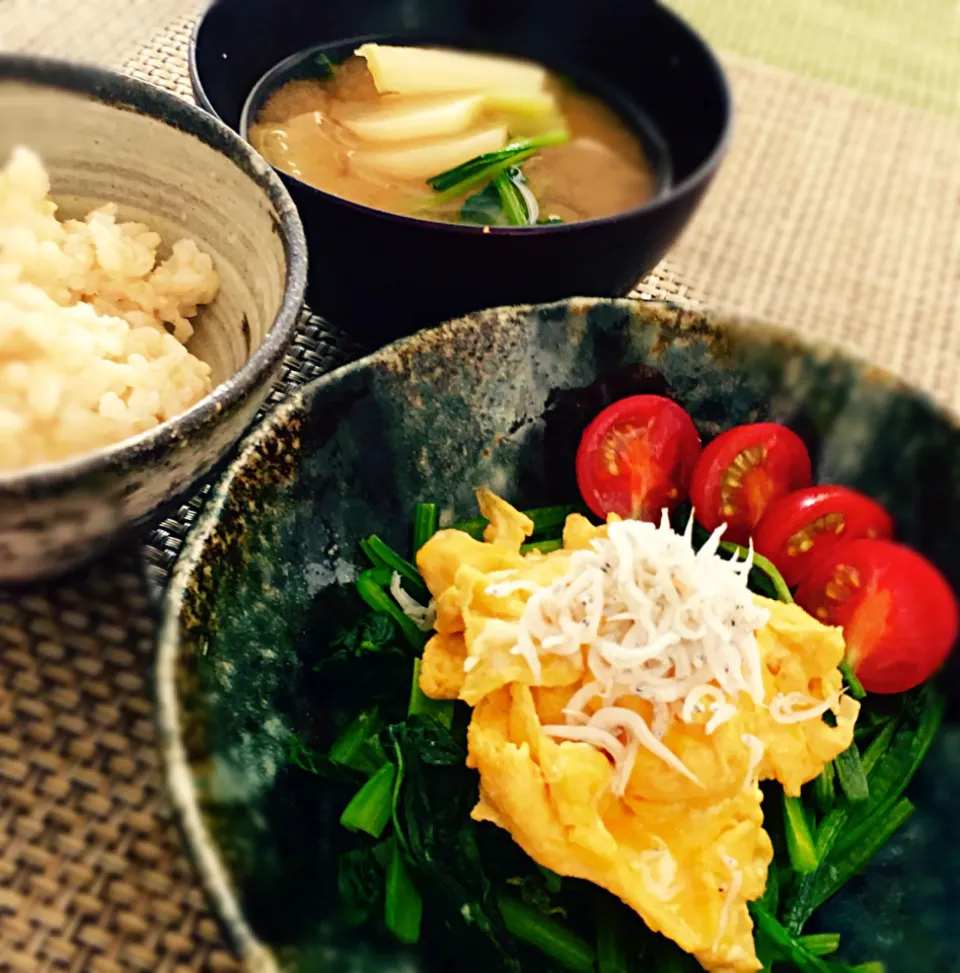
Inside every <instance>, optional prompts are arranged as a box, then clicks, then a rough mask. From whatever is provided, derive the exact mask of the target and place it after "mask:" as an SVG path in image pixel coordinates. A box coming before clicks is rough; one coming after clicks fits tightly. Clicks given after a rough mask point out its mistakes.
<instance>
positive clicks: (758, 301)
mask: <svg viewBox="0 0 960 973" xmlns="http://www.w3.org/2000/svg"><path fill="white" fill-rule="evenodd" d="M675 2H676V3H677V5H678V6H679V7H681V8H689V11H688V12H690V13H691V14H692V15H693V16H694V17H696V16H697V14H698V13H699V12H701V11H702V13H703V16H704V19H705V27H706V28H707V29H708V32H709V31H710V30H715V31H717V32H718V33H719V32H721V31H728V32H729V30H730V26H729V25H730V21H731V20H732V19H733V14H734V12H735V11H734V8H736V11H739V12H738V13H737V17H739V18H741V19H740V20H738V21H737V22H738V23H743V24H744V26H743V27H742V30H743V31H746V30H749V31H750V32H751V33H750V36H749V39H747V38H746V37H745V36H740V37H738V43H737V44H729V45H728V46H731V47H733V48H734V49H735V50H736V51H737V52H738V55H739V56H734V55H731V56H727V57H726V59H725V60H726V64H727V67H728V69H729V71H730V73H731V77H732V80H733V84H734V89H735V95H736V100H737V108H738V128H737V136H736V139H735V141H734V147H733V151H732V153H731V156H730V159H729V160H728V162H727V164H726V166H725V167H724V169H723V171H722V174H721V177H720V179H719V180H718V182H717V185H716V186H715V188H714V189H713V190H712V191H711V193H710V195H709V196H708V199H707V201H706V203H705V205H704V206H703V207H702V209H701V210H700V212H699V214H698V216H697V218H696V219H695V221H694V222H693V224H692V225H691V227H690V229H689V231H688V232H687V233H686V234H685V236H684V237H683V239H682V240H681V241H680V243H679V244H678V246H677V247H676V248H675V250H674V251H673V252H672V254H671V259H670V260H669V261H668V262H666V263H664V264H663V265H662V266H661V267H660V268H658V269H657V272H656V273H655V274H653V275H651V276H650V277H649V278H648V279H647V280H646V281H644V282H643V284H642V285H641V286H640V287H639V288H638V291H637V294H636V296H639V297H645V298H668V299H672V300H677V301H679V302H681V303H694V304H695V303H699V302H701V301H702V300H703V299H704V295H709V298H710V302H711V304H713V305H715V306H720V307H722V308H727V309H734V310H740V311H744V312H746V313H750V314H755V315H759V316H764V317H770V318H773V319H775V320H778V321H780V322H781V323H783V324H786V325H788V326H792V327H795V328H799V329H803V330H804V331H805V332H806V333H808V334H810V335H812V336H815V337H816V336H820V337H825V338H828V339H830V340H832V341H834V342H839V343H841V344H846V345H849V346H852V347H855V348H856V349H857V350H859V351H861V352H862V353H866V354H867V355H868V356H870V357H872V358H873V359H875V360H877V361H878V362H881V363H883V364H886V365H887V366H889V367H892V368H893V369H894V370H896V371H898V372H900V374H902V375H904V377H906V378H908V379H911V380H913V381H916V382H918V384H921V385H923V386H924V387H926V388H927V389H929V390H930V391H931V392H933V393H934V394H936V395H937V396H938V397H939V398H940V399H941V400H943V401H946V402H948V403H952V404H955V405H960V383H957V381H956V376H957V369H958V367H960V300H958V296H960V167H958V166H957V165H956V159H957V158H958V157H960V128H958V127H957V126H956V125H955V124H954V121H953V120H951V119H950V118H948V117H945V115H944V114H942V113H941V115H939V116H934V115H932V114H927V113H926V112H924V111H921V110H919V109H920V108H922V107H924V106H932V107H936V108H939V109H942V108H943V106H944V101H943V91H944V89H943V84H942V77H941V76H942V72H943V71H944V70H946V68H945V67H944V65H947V66H948V67H950V65H960V58H954V59H953V60H952V61H951V60H950V59H949V58H948V59H946V60H944V59H942V58H940V57H939V54H938V55H937V56H935V57H931V58H930V59H929V61H928V62H923V61H922V60H918V59H917V58H915V57H914V56H913V54H912V53H911V54H909V56H907V54H904V55H902V56H901V57H899V58H892V57H889V56H887V55H888V54H889V51H886V50H885V48H884V44H886V43H887V42H888V40H889V35H890V31H891V29H892V26H895V25H899V24H901V23H907V21H908V19H909V18H903V17H901V15H900V12H899V8H900V6H901V5H902V0H862V2H861V3H859V4H858V3H857V2H856V0H845V2H844V3H843V4H837V3H827V2H826V0H816V3H815V4H814V5H812V6H811V5H810V3H809V2H808V0H757V3H756V4H750V5H745V4H743V3H742V0H675ZM922 2H923V3H924V4H942V3H949V4H953V0H922ZM747 6H749V7H750V9H751V11H752V12H751V14H750V16H749V17H748V16H747V14H746V13H745V12H744V11H745V8H746V7H747ZM197 7H198V2H197V0H87V2H86V3H83V4H78V3H76V0H0V47H3V48H14V49H18V50H33V51H37V52H42V53H46V54H51V55H55V56H61V57H74V58H76V57H82V58H83V59H86V60H91V61H95V62H98V63H101V64H105V65H108V66H112V67H118V68H122V69H123V70H125V71H127V72H128V73H131V74H134V75H137V76H139V77H141V78H143V79H145V80H147V81H150V82H152V83H154V84H157V85H159V86H161V87H164V88H167V89H168V90H170V91H173V92H175V93H176V94H179V95H181V96H182V97H186V98H189V97H190V87H189V79H188V76H187V70H186V61H185V50H186V44H187V39H188V34H189V29H190V24H191V19H192V16H193V15H194V14H195V12H196V9H197ZM858 7H859V8H861V9H860V10H859V12H858ZM721 8H722V9H723V10H729V12H730V20H728V19H727V15H726V13H722V12H721ZM841 8H843V9H844V11H845V12H846V13H847V14H848V15H849V17H851V18H853V19H852V20H846V21H844V24H843V31H841V32H840V33H842V34H843V36H844V37H845V38H846V45H845V46H844V45H840V46H838V45H837V44H836V43H835V36H836V34H837V33H838V31H837V30H836V29H834V28H836V27H837V23H836V21H834V20H833V19H832V18H834V17H835V16H837V15H838V14H837V11H839V10H840V9H841ZM888 8H889V10H893V8H896V11H897V12H896V16H893V14H890V15H889V16H888V15H887V13H885V10H887V9H888ZM794 15H795V16H796V19H797V23H798V24H801V25H802V26H803V31H802V32H801V33H803V34H804V36H807V37H810V38H817V37H823V36H825V34H824V31H827V32H829V33H830V37H831V43H830V44H825V45H823V50H822V51H821V52H820V54H819V55H818V56H817V57H815V58H814V61H815V65H816V70H811V71H810V72H809V73H810V74H812V75H815V76H816V78H817V79H819V80H812V79H811V78H807V77H801V76H799V75H798V74H797V73H796V71H797V70H801V69H802V68H803V67H804V65H805V63H806V62H805V61H804V57H807V58H808V59H809V57H812V56H813V55H812V54H811V53H810V50H809V49H808V50H807V53H806V54H804V52H802V51H794V50H793V43H792V41H793V37H794V35H791V34H789V27H790V17H791V16H794ZM857 16H862V17H863V18H866V20H864V21H862V23H860V25H859V26H858V22H857V20H856V17H857ZM817 17H820V18H821V21H820V22H819V24H818V23H817V22H816V18H817ZM743 18H746V20H743ZM811 19H813V20H814V25H813V27H812V28H811V27H810V23H809V21H810V20H811ZM922 19H923V18H917V21H918V23H919V22H920V21H922ZM774 21H775V22H776V26H777V29H776V30H774V29H773V26H772V24H773V22H774ZM818 27H819V30H818ZM902 32H903V31H901V33H902ZM940 33H941V34H944V35H945V32H944V31H940ZM785 36H786V37H787V40H786V41H785V40H784V37H785ZM798 36H799V35H798ZM945 36H946V35H945ZM145 38H148V40H147V43H145V44H144V43H143V41H144V39H145ZM764 38H766V40H765V39H764ZM719 39H720V40H721V43H723V42H724V39H725V37H720V38H719ZM947 39H948V40H949V37H948V36H947ZM915 40H916V39H915V38H914V41H915ZM941 40H942V38H941ZM765 45H766V46H765ZM871 45H872V46H871ZM808 48H809V45H808ZM915 48H916V44H914V45H913V46H911V48H910V50H911V51H913V50H915ZM937 50H938V51H939V50H940V48H939V47H938V48H937ZM763 53H767V54H769V56H767V57H763V58H761V59H762V60H764V61H765V62H766V63H764V64H759V63H757V62H756V61H752V60H748V59H747V57H746V56H745V55H751V56H757V57H760V55H761V54H763ZM951 57H952V55H951ZM811 63H813V62H811ZM878 64H885V65H887V66H888V67H889V66H890V65H893V68H894V70H893V75H894V77H893V78H892V79H883V76H882V72H878V71H877V67H878ZM857 65H861V67H860V68H859V69H858V68H857ZM788 69H792V70H788ZM868 71H869V72H873V74H872V75H871V77H872V78H874V79H877V78H879V79H881V80H882V81H883V83H882V84H880V83H874V82H873V81H870V80H869V79H867V77H866V72H868ZM904 72H907V73H909V77H904V76H903V75H904ZM924 72H927V73H926V74H924ZM888 73H889V72H888ZM933 74H937V77H938V78H941V80H940V81H938V82H936V83H937V84H939V85H940V87H938V88H937V91H936V92H935V93H933V94H930V95H929V96H927V95H924V94H923V93H924V92H925V91H926V89H927V87H929V86H930V85H931V84H933V83H934V82H932V81H930V80H929V79H930V78H932V77H933ZM951 77H952V76H951ZM868 81H869V83H868ZM949 83H950V82H949V80H948V82H947V85H948V87H947V88H946V91H947V95H948V96H949V93H950V91H951V90H958V91H960V88H958V89H950V88H949ZM916 91H919V92H920V93H921V96H915V94H914V95H909V96H908V94H904V92H907V93H909V92H914V93H915V92H916ZM901 95H902V97H901ZM886 96H890V97H886ZM910 106H912V107H910ZM947 107H949V104H948V105H947ZM680 268H682V269H680ZM687 280H695V281H696V282H697V284H698V289H697V290H696V291H694V290H692V289H691V287H690V286H689V284H687V283H686V281H687ZM360 351H361V349H360V348H359V347H358V346H356V345H351V344H349V343H347V342H346V341H345V340H344V336H343V335H342V334H340V333H338V332H337V331H336V330H335V329H332V328H330V327H329V326H327V325H326V324H325V323H324V322H322V321H320V320H319V319H316V318H311V317H309V316H307V317H305V319H304V321H303V323H302V326H301V329H300V334H299V335H298V338H297V341H296V344H295V347H294V349H293V352H292V354H291V356H290V358H289V360H288V362H287V365H286V370H285V373H284V377H283V381H282V383H281V385H280V387H278V389H277V390H276V391H275V393H274V395H273V400H274V401H275V400H276V398H278V397H281V396H282V395H284V394H286V392H287V390H288V389H289V387H290V386H291V385H295V384H298V383H300V382H302V381H305V380H307V379H309V378H312V377H313V376H315V375H317V374H320V373H322V372H323V371H326V370H327V369H329V368H332V367H335V366H336V365H338V364H340V363H342V362H343V361H345V360H347V359H349V358H351V357H354V356H355V355H356V354H358V353H359V352H360ZM201 503H202V497H201V498H198V499H196V500H195V501H194V502H192V503H191V504H188V505H186V506H185V507H184V508H183V509H182V510H181V511H179V512H178V514H177V515H176V516H174V517H171V518H170V519H168V520H166V521H164V522H163V523H162V524H160V525H159V526H158V527H157V529H156V530H155V531H154V533H153V535H152V536H151V538H150V544H149V546H148V549H147V563H148V571H147V575H148V577H149V584H150V585H152V586H153V587H154V588H155V589H156V588H158V587H160V586H161V585H162V584H163V581H164V580H165V577H166V574H167V571H168V569H169V566H170V564H171V563H172V561H173V559H174V558H175V556H176V553H177V551H178V550H179V547H180V544H181V542H182V538H183V536H184V533H185V531H186V530H187V528H188V526H189V524H190V522H191V521H192V519H193V518H194V517H195V515H196V511H197V510H198V509H199V505H200V504H201ZM141 555H142V552H141V551H140V550H134V549H127V550H122V551H118V552H114V553H113V554H112V555H111V557H109V558H107V559H104V560H102V561H101V562H99V563H98V564H96V565H94V566H93V567H92V568H91V569H88V570H85V571H84V572H82V573H81V574H80V575H78V576H77V577H76V578H73V579H68V580H67V581H65V582H61V583H58V584H55V585H45V586H38V587H35V588H32V589H30V590H28V591H18V592H10V591H7V592H3V591H0V973H14V971H15V973H48V971H49V973H52V971H54V970H57V971H72V973H87V971H90V973H116V971H133V970H143V971H147V970H150V971H156V973H188V971H189V973H197V971H207V973H228V971H234V970H235V969H236V964H235V961H234V960H233V959H232V958H231V956H230V955H229V953H228V952H227V951H226V948H225V946H224V945H223V942H222V940H221V938H220V935H219V931H218V929H217V927H216V925H215V923H214V922H213V921H212V920H211V918H210V916H209V915H208V914H207V913H206V910H205V906H204V902H203V897H202V894H201V893H200V891H199V889H198V887H197V886H196V884H195V882H194V879H193V876H192V873H191V871H190V868H189V866H188V864H187V862H186V860H185V858H184V857H183V854H182V852H181V850H180V845H179V841H178V836H177V834H176V832H175V830H174V829H173V827H172V826H171V824H170V820H169V816H168V807H167V803H166V800H165V798H164V795H163V787H162V782H161V779H160V774H159V770H158V767H157V757H156V752H155V747H154V740H153V728H152V723H151V720H150V713H151V700H150V696H149V687H148V685H147V680H148V672H149V667H150V661H151V652H152V639H153V622H152V617H151V610H150V589H149V588H148V581H147V580H146V579H145V578H144V574H143V572H142V571H141V565H142V559H141Z"/></svg>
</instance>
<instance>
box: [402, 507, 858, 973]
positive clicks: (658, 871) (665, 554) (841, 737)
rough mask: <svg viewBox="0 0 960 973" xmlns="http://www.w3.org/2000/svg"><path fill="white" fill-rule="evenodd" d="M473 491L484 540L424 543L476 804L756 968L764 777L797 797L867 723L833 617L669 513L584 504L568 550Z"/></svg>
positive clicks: (624, 896)
mask: <svg viewBox="0 0 960 973" xmlns="http://www.w3.org/2000/svg"><path fill="white" fill-rule="evenodd" d="M480 510H481V513H482V514H483V515H484V516H485V517H486V518H487V519H488V520H489V521H490V526H489V527H487V529H486V531H485V535H484V540H483V541H478V540H475V539H474V538H472V537H470V536H469V535H467V534H464V533H462V532H460V531H456V530H445V531H440V532H439V533H438V534H436V535H435V536H434V537H433V538H431V539H430V540H429V541H428V542H427V543H426V544H425V545H424V546H423V547H422V548H421V549H420V552H419V554H418V556H417V563H418V566H419V568H420V571H421V573H422V575H423V578H424V580H425V582H426V584H427V587H428V588H429V590H430V593H431V595H432V596H433V599H434V602H435V604H436V619H435V623H434V627H435V630H436V634H435V635H433V637H432V638H431V639H430V641H429V642H428V643H427V645H426V648H425V650H424V655H423V662H422V668H421V675H420V688H421V689H422V691H423V692H424V693H425V694H426V695H427V696H428V697H430V698H433V699H459V700H462V701H463V702H465V703H466V704H467V705H468V706H470V707H471V718H470V725H469V730H468V733H467V742H468V744H467V754H468V757H467V759H468V764H469V766H471V767H474V768H476V769H477V771H478V772H479V775H480V785H479V787H480V797H479V801H478V802H477V805H476V807H475V808H474V809H473V812H472V814H473V817H474V819H475V820H478V821H488V822H491V823H493V824H495V825H497V826H498V827H500V828H503V829H504V830H506V831H508V832H509V833H510V835H511V836H512V837H513V839H514V840H515V841H516V842H517V843H518V844H519V845H520V846H521V847H522V848H523V850H524V851H525V852H526V853H527V854H528V855H529V856H530V857H531V858H532V859H533V860H534V861H535V862H536V863H537V864H539V865H541V866H543V867H545V868H549V869H550V870H551V871H553V872H555V873H556V874H558V875H561V876H564V877H570V878H578V879H584V880H586V881H588V882H591V883H593V884H594V885H597V886H600V887H601V888H604V889H607V890H608V891H609V892H612V893H613V894H614V895H616V896H617V898H619V899H621V900H622V901H623V902H625V903H626V904H627V905H628V906H629V907H630V908H632V909H634V910H635V911H636V912H637V913H638V914H639V915H640V916H641V917H642V918H643V920H644V922H645V923H646V924H647V926H648V927H649V928H650V929H651V930H653V931H654V932H660V933H662V934H663V935H665V936H666V937H668V938H669V939H672V940H673V941H674V942H676V943H677V944H678V945H679V946H680V947H681V948H682V949H684V950H685V951H686V952H689V953H692V954H693V955H694V956H696V958H697V959H698V960H700V962H701V964H702V965H703V967H704V968H705V969H707V970H713V971H720V973H726V971H736V973H750V971H753V970H757V969H759V968H760V964H759V962H758V960H757V952H756V948H755V945H754V938H753V923H752V921H751V919H750V914H749V912H748V909H747V904H748V903H749V902H751V901H753V900H755V899H758V898H759V897H760V896H761V895H762V894H763V890H764V887H765V885H766V878H767V871H768V868H769V865H770V862H771V860H772V857H773V847H772V844H771V841H770V838H769V836H768V835H767V833H766V832H765V831H764V830H763V811H762V808H761V801H762V794H761V791H760V787H759V782H760V781H761V780H776V781H778V782H779V783H780V784H781V785H782V786H783V788H784V791H785V793H787V794H788V795H792V796H799V794H800V791H801V788H802V786H803V785H804V784H806V783H807V782H809V781H811V780H813V779H814V778H815V777H817V776H818V775H819V774H820V772H821V771H822V770H823V768H824V766H825V765H826V764H828V763H829V762H831V761H832V760H833V759H834V758H835V757H836V756H837V755H838V754H840V753H842V752H843V751H844V750H846V749H847V748H848V747H849V746H850V744H851V742H852V741H853V729H854V723H855V721H856V718H857V713H858V711H859V709H860V707H859V704H858V703H857V702H856V701H855V700H853V699H851V698H850V697H849V696H847V695H845V694H844V693H843V677H842V676H841V674H840V671H839V669H838V668H837V667H838V665H839V664H840V662H841V661H842V659H843V651H844V644H843V637H842V635H841V634H840V632H839V630H837V629H835V628H827V627H825V626H824V625H822V624H820V623H819V622H817V621H816V620H815V619H813V618H811V617H810V616H809V615H807V614H806V613H805V612H804V611H803V610H802V609H800V608H798V607H797V606H796V605H786V604H782V603H780V602H776V601H772V600H769V599H766V598H762V597H759V596H755V595H753V594H752V593H751V591H750V589H749V588H748V586H747V578H748V576H749V571H750V563H749V561H747V562H743V561H732V560H724V559H722V558H720V557H718V556H717V545H718V542H719V538H718V537H716V535H715V536H714V537H713V538H712V539H711V540H710V541H708V542H707V543H706V544H705V545H704V546H703V547H702V548H700V550H699V551H694V549H693V547H692V545H691V543H690V537H689V536H683V535H680V534H677V533H674V531H673V530H672V529H671V527H670V525H669V522H666V523H664V524H662V525H660V526H654V525H653V524H650V523H645V522H642V521H620V520H614V521H612V522H611V523H609V524H607V525H604V526H602V527H596V526H594V525H593V524H591V523H590V521H588V520H587V519H586V518H585V517H583V516H582V515H580V514H572V515H571V516H570V517H569V518H568V519H567V521H566V525H565V527H564V530H563V547H562V548H561V549H559V550H556V551H553V552H551V553H548V554H545V555H541V554H539V553H537V552H536V551H533V552H530V553H528V554H525V555H524V554H521V552H520V548H521V545H522V544H523V543H524V542H525V541H526V539H527V537H528V536H529V535H530V534H531V533H532V532H533V524H532V522H531V521H530V519H529V518H528V517H526V516H524V515H523V514H521V513H519V512H518V511H516V510H514V509H513V508H512V507H511V506H510V505H509V504H507V503H505V502H504V501H503V500H501V499H499V498H498V497H495V496H494V495H493V494H490V493H488V492H487V491H480ZM827 712H829V713H832V714H833V715H834V717H835V719H834V722H835V725H834V726H830V725H828V724H827V723H826V722H824V720H823V719H822V716H823V714H824V713H827Z"/></svg>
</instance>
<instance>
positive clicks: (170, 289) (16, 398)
mask: <svg viewBox="0 0 960 973" xmlns="http://www.w3.org/2000/svg"><path fill="white" fill-rule="evenodd" d="M49 193H50V180H49V178H48V176H47V173H46V171H45V170H44V167H43V164H42V163H41V161H40V159H39V158H38V157H37V156H36V155H35V154H34V153H33V152H30V151H29V150H28V149H24V148H18V149H15V150H14V152H13V155H12V156H11V158H10V161H9V163H8V164H7V166H6V167H5V168H4V169H2V170H0V471H9V470H15V469H20V468H22V467H26V466H33V465H36V464H39V463H47V462H52V461H56V460H62V459H66V458H67V457H70V456H75V455H78V454H81V453H85V452H89V451H91V450H94V449H97V448H98V447H101V446H106V445H108V444H110V443H114V442H118V441H120V440H122V439H126V438H128V437H130V436H133V435H136V434H137V433H141V432H144V431H145V430H147V429H151V428H153V427H154V426H157V425H159V424H160V423H161V422H165V421H166V420H168V419H170V418H172V417H173V416H176V415H178V414H180V413H181V412H184V411H185V410H186V409H189V408H190V407H191V406H192V405H195V404H196V403H197V402H199V401H200V399H202V398H203V397H204V396H205V395H206V394H207V393H208V392H209V391H210V389H211V381H210V367H209V365H206V364H205V363H204V362H202V361H200V359H198V358H196V357H195V356H194V355H191V354H190V352H189V351H187V349H186V348H185V347H184V344H185V342H186V341H187V340H188V339H189V338H190V336H191V335H192V334H193V327H192V326H191V324H190V320H189V319H190V318H192V317H193V316H194V315H195V314H196V313H197V309H198V308H199V307H200V306H201V305H203V304H208V303H209V302H210V301H212V300H213V299H214V297H216V294H217V291H218V289H219V286H220V281H219V278H218V277H217V274H216V272H215V271H214V269H213V261H212V260H211V259H210V257H209V255H207V254H205V253H202V252H201V251H200V250H199V249H198V247H197V245H196V244H195V243H194V242H193V241H191V240H181V241H180V242H179V243H176V244H174V246H173V248H172V251H171V253H170V255H169V256H168V257H167V258H166V259H164V260H162V261H160V262H158V261H157V250H158V248H159V247H160V237H159V236H158V235H157V234H156V233H154V232H153V231H151V230H150V229H149V227H146V226H144V225H143V224H142V223H118V222H117V219H116V214H117V208H116V206H114V205H112V204H109V205H107V206H102V207H100V208H99V209H96V210H94V211H93V212H91V213H89V214H88V215H87V217H86V219H85V220H84V221H82V222H81V221H79V220H66V221H64V222H62V223H61V222H60V221H59V220H58V219H57V217H56V204H55V203H54V202H53V201H52V200H51V199H50V198H49Z"/></svg>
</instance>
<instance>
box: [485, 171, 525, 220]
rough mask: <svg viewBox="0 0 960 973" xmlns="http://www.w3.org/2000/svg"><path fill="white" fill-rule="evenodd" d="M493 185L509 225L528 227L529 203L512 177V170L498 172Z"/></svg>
mask: <svg viewBox="0 0 960 973" xmlns="http://www.w3.org/2000/svg"><path fill="white" fill-rule="evenodd" d="M493 185H494V188H495V189H496V190H497V195H498V196H499V197H500V207H501V209H502V210H503V215H504V216H505V217H506V218H507V225H508V226H527V225H528V224H529V223H530V214H529V213H528V212H527V203H526V200H525V199H524V198H523V195H522V193H521V192H520V190H519V189H518V188H517V185H516V183H515V182H514V181H513V178H512V177H511V170H505V171H504V172H498V173H497V174H496V175H495V176H494V177H493Z"/></svg>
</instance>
